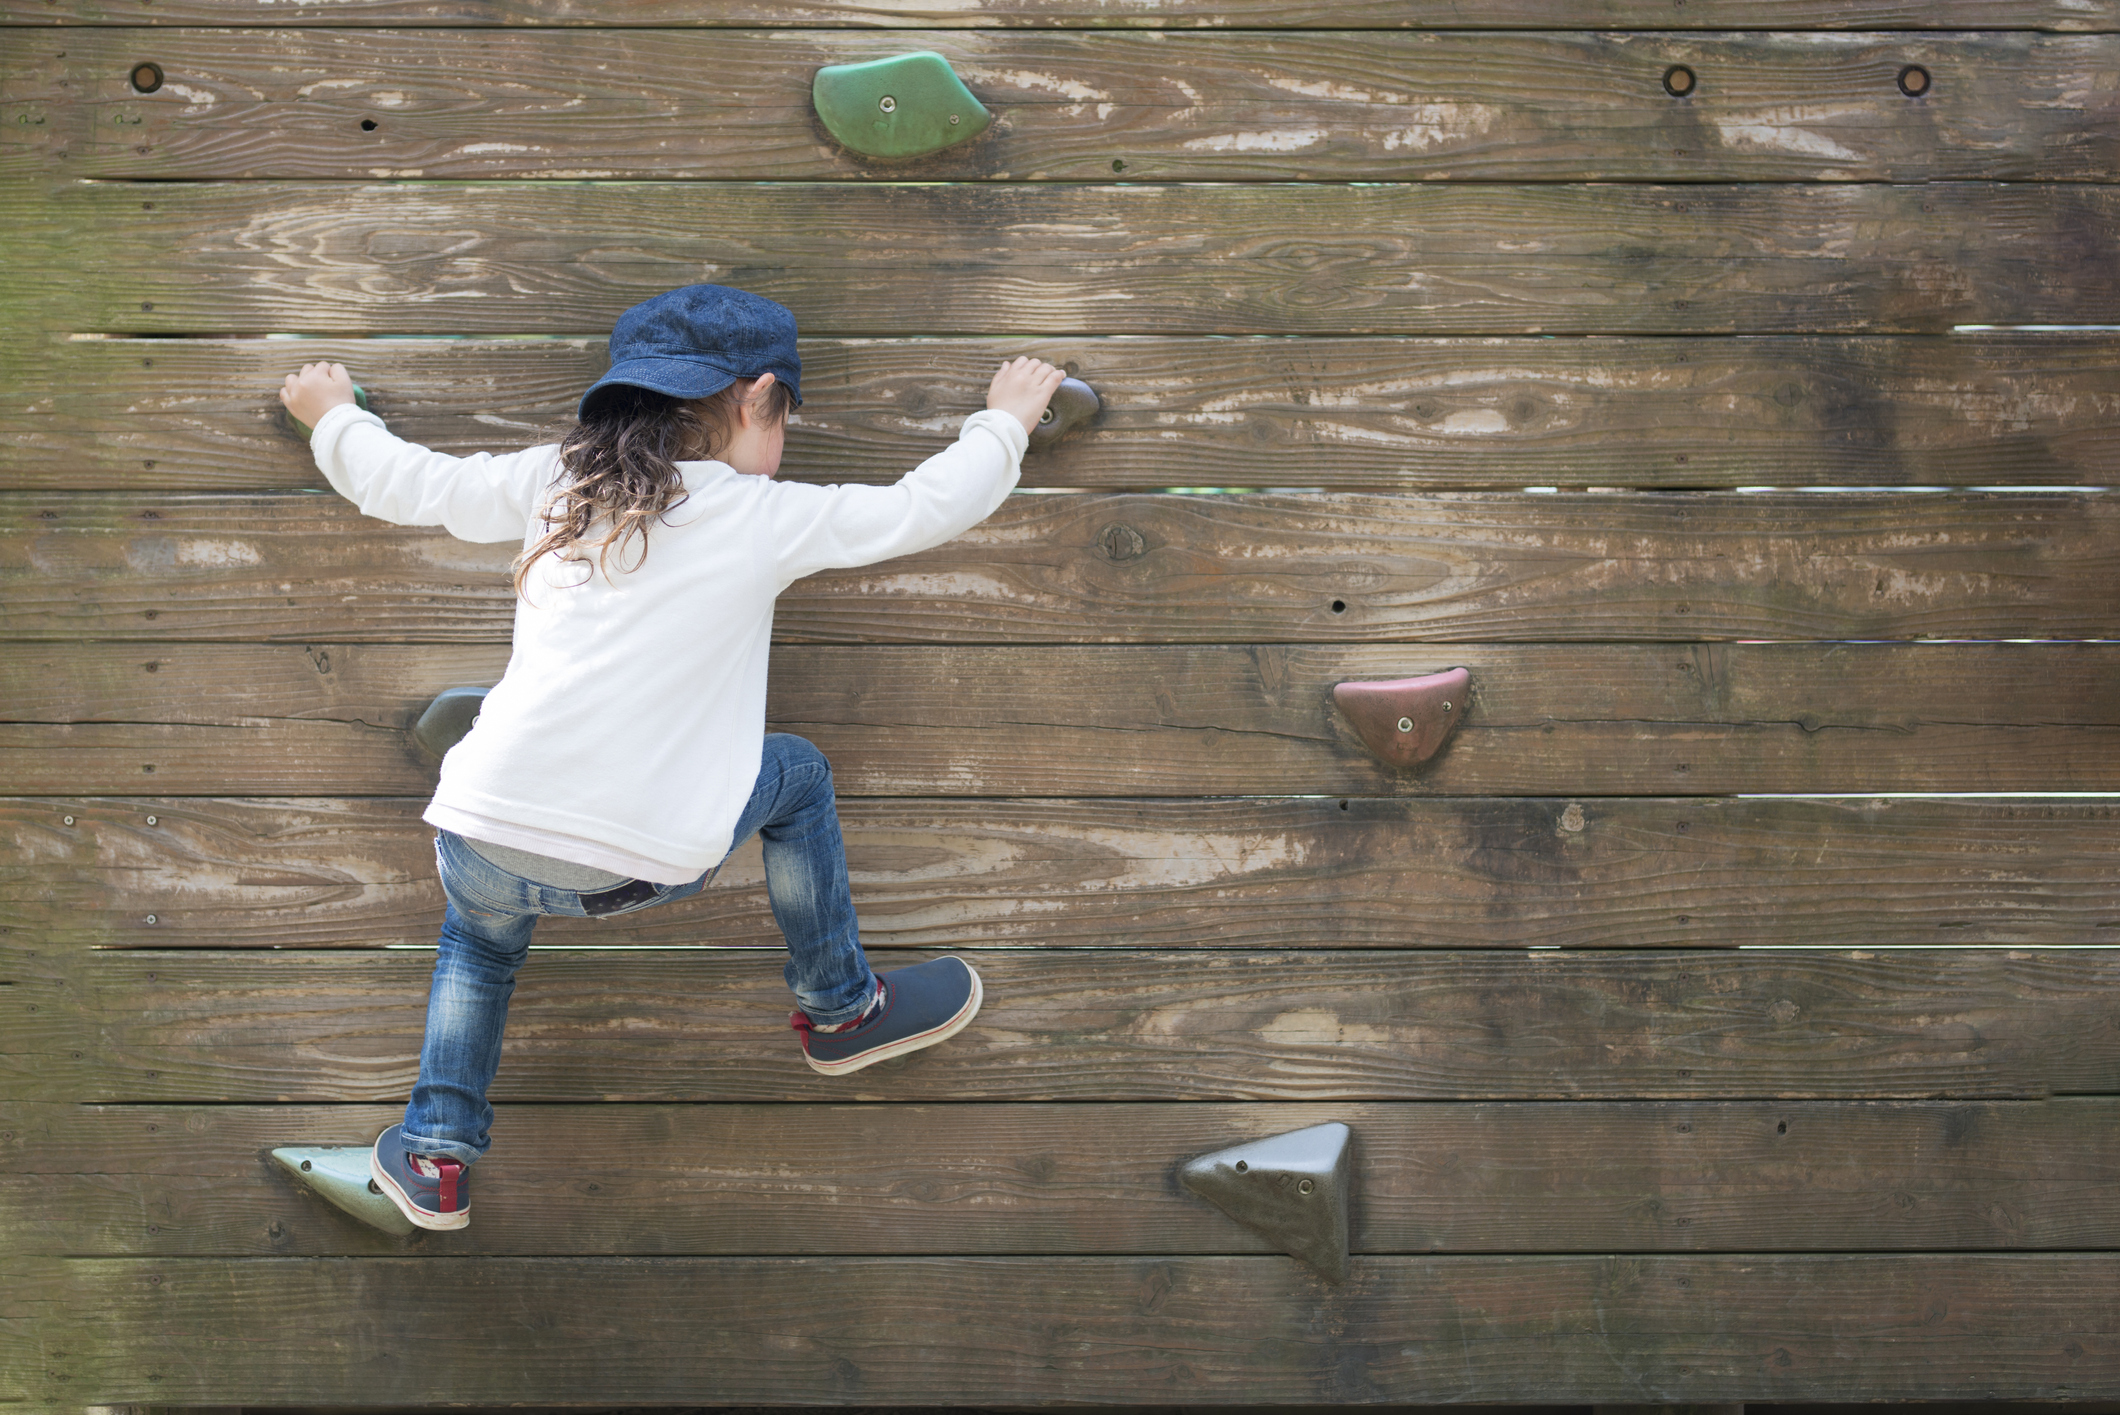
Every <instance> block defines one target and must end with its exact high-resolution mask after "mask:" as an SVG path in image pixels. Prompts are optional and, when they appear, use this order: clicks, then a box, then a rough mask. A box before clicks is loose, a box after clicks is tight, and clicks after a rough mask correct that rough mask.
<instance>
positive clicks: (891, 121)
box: [810, 49, 994, 157]
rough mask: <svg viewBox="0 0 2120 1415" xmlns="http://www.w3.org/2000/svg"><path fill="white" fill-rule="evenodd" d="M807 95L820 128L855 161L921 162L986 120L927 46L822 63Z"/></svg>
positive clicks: (989, 117)
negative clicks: (917, 159) (865, 60)
mask: <svg viewBox="0 0 2120 1415" xmlns="http://www.w3.org/2000/svg"><path fill="white" fill-rule="evenodd" d="M810 97H811V98H812V100H814V101H815V103H816V104H817V116H818V117H820V118H822V119H824V125H825V128H826V130H827V131H829V132H830V133H831V134H832V136H833V137H835V138H837V139H838V140H839V142H840V144H841V146H843V147H846V148H848V149H849V150H851V151H854V152H858V153H860V154H861V155H862V156H863V157H924V156H926V155H927V154H928V153H930V152H940V151H941V150H942V149H943V148H946V147H948V146H950V145H951V144H952V143H960V142H963V141H964V140H965V139H966V138H971V137H977V136H978V135H979V134H980V133H983V132H985V131H986V129H987V125H988V124H990V123H992V122H993V121H994V115H993V114H991V113H989V112H987V111H986V105H985V104H983V103H981V102H980V101H979V100H978V99H976V98H974V97H972V91H971V90H970V89H968V88H966V87H965V86H964V81H963V80H961V79H959V78H958V77H957V75H956V74H955V73H954V72H952V71H951V69H950V61H949V60H947V59H945V58H943V57H942V56H941V55H940V54H937V53H935V52H934V51H933V50H931V49H923V50H921V51H919V52H918V53H914V54H897V55H893V56H892V57H891V58H889V59H871V60H870V61H869V62H868V63H866V64H831V65H827V66H826V67H824V68H822V69H819V70H818V71H817V78H816V80H815V81H814V82H813V83H812V84H811V85H810Z"/></svg>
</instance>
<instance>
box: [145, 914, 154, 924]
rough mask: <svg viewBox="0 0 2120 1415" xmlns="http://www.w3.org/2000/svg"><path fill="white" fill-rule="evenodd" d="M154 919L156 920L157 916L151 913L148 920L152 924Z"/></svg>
mask: <svg viewBox="0 0 2120 1415" xmlns="http://www.w3.org/2000/svg"><path fill="white" fill-rule="evenodd" d="M154 921H155V916H154V915H152V914H149V915H148V916H147V922H149V923H150V924H151V923H153V922H154Z"/></svg>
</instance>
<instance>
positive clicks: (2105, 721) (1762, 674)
mask: <svg viewBox="0 0 2120 1415" xmlns="http://www.w3.org/2000/svg"><path fill="white" fill-rule="evenodd" d="M506 658H507V651H506V649H505V648H503V647H498V646H489V647H477V648H462V647H458V648H451V647H440V646H410V647H398V646H391V645H380V644H368V645H362V644H354V645H346V644H339V645H311V646H308V647H296V646H278V645H259V644H180V645H166V644H157V645H141V644H53V645H34V646H29V645H21V646H12V647H11V648H10V650H9V652H8V653H7V655H6V656H5V657H4V658H0V700H4V701H6V702H7V703H8V704H9V715H10V716H11V717H13V718H14V721H13V722H12V723H6V724H0V791H5V792H6V793H7V794H9V795H53V794H65V795H69V796H79V795H121V796H136V795H139V794H141V793H142V792H146V791H152V792H154V793H156V794H169V795H184V796H190V795H200V796H222V795H235V794H246V795H249V794H257V795H327V794H328V795H341V794H345V795H375V796H392V795H407V794H424V793H426V792H429V791H431V790H432V789H433V782H434V780H435V764H434V761H433V759H432V758H431V757H428V756H426V755H425V754H424V753H423V752H422V751H421V749H420V748H419V747H417V746H416V745H415V744H414V743H413V741H412V739H411V735H410V728H411V726H412V724H413V722H414V721H415V720H416V719H417V718H418V716H419V714H420V712H421V711H422V710H423V709H424V708H425V707H426V705H427V703H428V702H429V701H430V700H432V698H433V697H434V695H435V694H436V693H438V692H440V691H441V690H442V689H444V688H449V687H454V686H459V685H463V684H478V683H492V682H495V681H497V680H498V679H499V677H500V674H501V671H502V668H503V667H504V666H505V662H506ZM774 665H775V666H774V670H773V678H772V682H771V685H770V693H769V697H768V699H767V705H766V720H767V726H768V728H769V730H777V731H785V732H794V733H797V734H799V735H802V736H805V737H808V738H809V739H811V740H812V741H814V742H815V743H816V744H817V745H818V746H819V747H820V748H822V749H823V750H824V752H825V754H826V755H827V756H828V757H830V758H831V760H832V764H833V774H834V780H835V782H836V784H837V789H838V791H839V793H840V794H841V795H842V796H1000V797H1030V796H1116V797H1136V796H1235V795H1298V796H1322V795H1327V794H1331V795H1347V796H1449V795H1458V796H1464V795H1504V796H1548V797H1550V796H1566V795H1629V796H1631V795H1652V796H1673V795H1726V794H1732V793H1747V794H1783V793H1796V794H1819V793H1855V792H1898V791H1940V792H1953V793H1982V792H1995V791H2115V790H2120V752H2116V751H2115V743H2116V741H2120V645H2114V644H2091V643H2083V644H1904V645H1887V644H1834V645H1814V644H1690V645H1686V644H1681V645H1666V646H1661V647H1657V646H1627V645H1614V644H1601V645H1600V644H1593V645H1580V646H1564V645H1523V646H1509V645H1491V644H1451V645H1447V646H1428V647H1417V646H1402V647H1397V648H1348V647H1324V646H1308V645H1298V646H1277V645H1250V646H1236V645H1225V646H1212V647H1156V648H1149V647H1141V648H1099V647H1067V648H1004V647H961V648H896V647H889V646H874V645H872V646H864V647H805V646H785V647H782V648H780V649H777V650H776V651H775V657H774ZM1453 665H1464V666H1466V667H1468V668H1470V669H1471V671H1472V690H1471V693H1470V695H1469V701H1468V703H1467V705H1466V707H1465V709H1464V712H1465V716H1464V718H1463V722H1464V725H1463V726H1462V727H1461V728H1460V729H1459V730H1458V732H1457V733H1456V735H1455V736H1454V737H1453V738H1452V739H1451V740H1450V741H1449V742H1447V743H1446V744H1445V745H1444V748H1443V750H1442V751H1441V752H1440V753H1438V754H1437V756H1435V757H1434V758H1432V759H1431V760H1430V761H1429V762H1428V763H1427V764H1425V765H1424V766H1423V767H1422V768H1420V769H1419V770H1418V771H1417V772H1408V771H1400V770H1397V769H1395V768H1388V767H1386V766H1384V765H1383V764H1381V763H1380V762H1379V761H1378V760H1377V759H1376V758H1374V757H1372V756H1371V755H1370V753H1369V751H1368V750H1367V748H1365V747H1364V746H1363V745H1362V744H1361V742H1360V740H1359V739H1358V738H1357V737H1355V735H1354V733H1353V731H1352V729H1351V728H1349V727H1348V726H1347V724H1346V722H1345V720H1344V719H1343V718H1342V717H1341V716H1340V715H1339V713H1338V712H1337V711H1336V710H1335V709H1334V708H1333V706H1332V697H1331V695H1332V687H1333V685H1334V684H1335V683H1339V682H1343V681H1351V680H1364V679H1367V680H1382V679H1392V678H1402V677H1406V676H1409V675H1412V674H1416V673H1428V672H1434V671H1437V670H1440V669H1443V668H1447V667H1450V666H1453Z"/></svg>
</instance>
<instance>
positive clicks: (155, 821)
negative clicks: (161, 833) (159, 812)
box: [147, 816, 162, 825]
mask: <svg viewBox="0 0 2120 1415" xmlns="http://www.w3.org/2000/svg"><path fill="white" fill-rule="evenodd" d="M147 823H148V824H149V825H160V824H161V823H162V820H161V817H159V816H149V817H148V818H147Z"/></svg>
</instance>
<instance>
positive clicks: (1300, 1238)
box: [1178, 1121, 1354, 1282]
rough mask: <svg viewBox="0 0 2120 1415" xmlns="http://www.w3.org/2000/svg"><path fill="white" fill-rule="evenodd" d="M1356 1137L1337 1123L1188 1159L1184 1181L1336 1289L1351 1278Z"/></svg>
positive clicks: (1180, 1173) (1181, 1179)
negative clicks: (1349, 1254)
mask: <svg viewBox="0 0 2120 1415" xmlns="http://www.w3.org/2000/svg"><path fill="white" fill-rule="evenodd" d="M1353 1139H1354V1132H1353V1131H1351V1130H1349V1129H1348V1128H1347V1127H1346V1126H1345V1125H1342V1124H1340V1123H1339V1122H1338V1121H1334V1122H1332V1123H1331V1124H1329V1125H1313V1126H1311V1127H1309V1128H1308V1129H1305V1130H1291V1131H1289V1132H1288V1133H1287V1134H1285V1135H1275V1136H1273V1137H1272V1138H1271V1139H1266V1140H1253V1141H1252V1142H1250V1143H1249V1144H1245V1145H1235V1146H1232V1147H1231V1148H1229V1149H1226V1150H1217V1151H1215V1152H1214V1153H1213V1154H1211V1155H1202V1156H1200V1157H1199V1158H1198V1159H1194V1160H1187V1161H1186V1162H1185V1163H1184V1165H1183V1166H1181V1167H1180V1168H1179V1170H1178V1179H1179V1182H1181V1183H1182V1184H1184V1185H1185V1187H1186V1188H1188V1189H1190V1190H1192V1191H1193V1193H1195V1194H1198V1195H1199V1196H1200V1197H1201V1198H1203V1199H1205V1200H1207V1201H1208V1202H1209V1203H1211V1204H1213V1205H1214V1206H1215V1207H1216V1208H1218V1209H1220V1210H1221V1211H1222V1212H1223V1213H1225V1214H1228V1215H1229V1216H1230V1217H1231V1218H1233V1219H1235V1220H1236V1221H1237V1222H1238V1223H1241V1224H1243V1225H1244V1226H1245V1227H1246V1228H1248V1229H1250V1230H1251V1231H1252V1232H1253V1233H1256V1234H1258V1235H1259V1236H1260V1237H1261V1238H1264V1239H1265V1240H1266V1241H1267V1242H1269V1243H1271V1244H1273V1245H1274V1246H1275V1247H1276V1248H1279V1249H1280V1250H1281V1251H1282V1252H1284V1253H1286V1254H1288V1255H1289V1256H1290V1257H1292V1258H1295V1259H1297V1260H1298V1261H1300V1262H1304V1263H1307V1264H1309V1265H1310V1266H1311V1267H1313V1268H1316V1269H1317V1270H1318V1271H1319V1272H1320V1273H1322V1274H1323V1275H1324V1276H1325V1277H1326V1278H1328V1279H1330V1280H1331V1281H1333V1282H1343V1281H1345V1280H1346V1277H1347V1229H1348V1210H1349V1206H1350V1202H1351V1200H1352V1198H1353V1188H1354V1183H1353V1177H1354V1176H1353V1170H1354V1166H1353V1155H1352V1141H1353Z"/></svg>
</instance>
